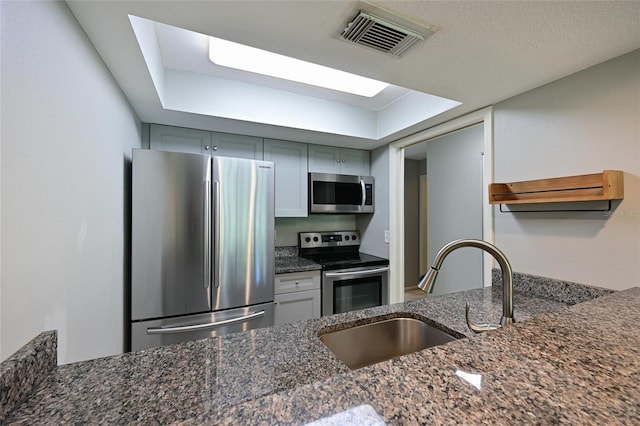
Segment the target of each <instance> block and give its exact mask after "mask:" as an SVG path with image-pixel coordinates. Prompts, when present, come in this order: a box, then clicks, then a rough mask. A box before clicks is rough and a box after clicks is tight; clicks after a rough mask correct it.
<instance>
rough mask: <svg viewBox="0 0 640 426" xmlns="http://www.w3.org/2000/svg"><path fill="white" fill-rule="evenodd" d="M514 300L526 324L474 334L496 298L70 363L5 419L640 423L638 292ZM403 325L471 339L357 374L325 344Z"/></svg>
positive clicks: (494, 294) (454, 297)
mask: <svg viewBox="0 0 640 426" xmlns="http://www.w3.org/2000/svg"><path fill="white" fill-rule="evenodd" d="M518 290H519V289H518V288H517V287H516V289H515V294H514V302H515V303H514V305H515V315H516V320H518V323H516V324H514V325H512V326H509V327H507V328H504V329H501V330H496V331H492V332H489V333H485V334H483V335H478V336H472V335H471V333H470V332H469V331H468V330H467V328H466V324H465V321H464V302H465V301H469V302H471V305H472V310H471V316H472V320H474V321H478V322H480V321H487V320H491V321H492V322H494V321H496V320H497V319H498V318H499V317H500V315H501V312H502V302H501V291H500V290H499V289H498V288H495V289H493V290H492V288H486V289H478V290H469V291H466V292H460V293H455V294H450V295H443V296H436V297H429V298H427V299H421V300H416V301H412V302H405V303H399V304H394V305H389V306H383V307H376V308H371V309H366V310H362V311H356V312H349V313H345V314H339V315H333V316H330V317H323V318H319V319H314V320H309V321H303V322H298V323H294V324H286V325H283V326H277V327H269V328H264V329H258V330H252V331H249V332H245V333H237V334H232V335H228V336H222V337H214V338H210V339H205V340H199V341H195V342H189V343H185V344H181V345H172V346H167V347H162V348H155V349H149V350H145V351H140V352H135V353H127V354H122V355H117V356H112V357H107V358H101V359H96V360H91V361H85V362H79V363H75V364H68V365H62V366H59V367H58V368H56V369H55V370H54V371H53V372H52V373H50V374H49V376H48V377H47V378H46V379H45V380H44V381H43V382H42V383H41V384H40V385H38V386H37V387H36V389H35V390H34V391H33V393H32V394H31V396H30V397H29V398H28V399H27V400H26V401H25V402H23V403H22V404H21V405H20V406H18V407H17V409H16V410H15V411H14V412H13V413H12V414H11V416H10V417H9V419H8V422H9V423H12V424H13V423H15V424H51V423H55V424H60V423H106V424H111V423H144V424H148V423H161V424H166V423H173V422H186V423H190V424H203V423H204V424H238V423H239V422H240V423H242V424H304V423H307V422H310V421H313V420H317V419H320V418H322V417H325V416H329V415H332V414H335V413H338V412H341V411H343V410H346V409H349V408H352V407H357V406H360V405H363V404H367V405H370V406H371V407H373V409H374V410H375V411H376V412H377V413H378V414H379V415H380V416H381V417H382V418H383V419H384V420H385V421H386V422H387V423H388V424H419V423H423V422H424V423H454V422H459V423H466V424H470V423H473V424H476V423H511V424H523V423H558V422H560V423H573V424H578V423H580V424H584V423H589V422H592V423H598V422H599V423H603V422H611V421H614V422H619V423H624V422H628V423H633V422H637V420H638V419H639V418H640V417H639V416H640V408H639V403H638V401H640V380H638V379H640V356H638V355H640V349H638V348H640V341H639V340H640V337H639V336H640V332H639V331H638V327H637V322H638V319H639V318H640V289H638V288H636V289H631V290H627V291H624V292H619V293H615V294H612V295H609V296H605V297H601V298H599V299H596V300H593V301H590V302H586V303H582V304H579V305H575V306H572V307H570V308H567V304H566V303H563V302H558V301H554V300H549V299H546V298H543V297H537V296H531V295H528V294H526V293H522V292H519V291H518ZM565 302H567V303H571V301H570V300H568V301H567V300H565ZM545 313H548V314H545ZM399 315H409V316H412V317H416V318H420V319H423V320H425V321H427V322H429V323H431V324H433V325H435V326H437V327H439V328H441V329H443V330H445V331H448V332H449V333H452V334H454V335H456V336H458V337H463V336H464V337H465V338H463V339H461V340H458V341H455V342H451V343H448V344H445V345H442V346H439V347H435V348H430V349H426V350H423V351H420V352H417V353H414V354H411V355H407V356H404V357H400V358H396V359H394V360H390V361H386V362H383V363H380V364H376V365H374V366H370V367H365V368H362V369H359V370H355V371H351V370H349V369H348V368H347V367H346V366H345V365H344V364H342V363H341V362H340V361H339V360H337V359H336V358H335V357H334V356H333V354H332V353H331V352H330V351H329V350H328V349H326V348H325V347H324V345H323V344H322V343H321V342H320V341H319V339H318V338H317V335H318V332H319V331H320V330H323V329H339V328H344V327H345V324H347V325H348V324H349V323H351V324H359V323H366V322H370V321H371V319H372V318H375V317H393V316H399ZM532 317H535V318H532ZM531 318H532V319H531ZM456 370H462V371H465V372H469V373H478V374H481V375H482V387H481V389H480V390H479V389H476V388H475V387H473V386H471V385H470V384H468V383H467V382H465V381H464V380H462V379H461V378H460V377H458V376H457V375H456V374H455V372H456Z"/></svg>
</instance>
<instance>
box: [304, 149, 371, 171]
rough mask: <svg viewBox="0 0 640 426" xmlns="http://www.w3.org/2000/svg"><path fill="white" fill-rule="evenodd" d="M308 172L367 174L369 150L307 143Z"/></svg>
mask: <svg viewBox="0 0 640 426" xmlns="http://www.w3.org/2000/svg"><path fill="white" fill-rule="evenodd" d="M309 172H315V173H336V174H343V175H360V176H368V175H369V151H365V150H361V149H352V148H338V147H335V146H324V145H309Z"/></svg>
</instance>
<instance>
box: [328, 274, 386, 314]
mask: <svg viewBox="0 0 640 426" xmlns="http://www.w3.org/2000/svg"><path fill="white" fill-rule="evenodd" d="M380 305H382V279H381V277H380V275H376V276H372V277H368V278H356V279H352V280H341V281H335V282H334V283H333V313H334V314H339V313H341V312H349V311H355V310H358V309H365V308H371V307H373V306H380Z"/></svg>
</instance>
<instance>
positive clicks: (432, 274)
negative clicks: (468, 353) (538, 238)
mask: <svg viewBox="0 0 640 426" xmlns="http://www.w3.org/2000/svg"><path fill="white" fill-rule="evenodd" d="M460 247H477V248H479V249H482V250H484V251H486V252H487V253H489V254H491V255H492V256H493V257H494V258H495V259H496V260H497V261H498V264H499V265H500V268H501V269H502V285H503V295H502V318H501V319H500V324H474V323H472V322H471V321H469V302H467V305H466V308H465V319H466V320H467V326H468V327H469V329H470V330H471V331H473V332H474V333H481V332H483V331H489V330H495V329H496V328H500V327H502V326H504V325H507V324H511V323H514V322H515V320H514V319H513V270H512V269H511V265H510V264H509V260H507V257H506V256H505V255H504V253H503V252H502V251H500V249H498V247H496V246H494V245H492V244H489V243H488V242H486V241H482V240H456V241H452V242H450V243H449V244H446V245H445V246H444V247H442V248H441V249H440V251H439V252H438V254H436V257H435V258H434V259H433V265H431V269H429V271H428V272H427V273H426V274H425V275H424V277H422V279H421V280H420V282H419V283H418V288H419V289H420V290H422V291H425V292H427V293H431V292H433V285H434V284H435V282H436V278H437V277H438V271H439V270H440V267H441V266H442V262H444V259H445V257H447V255H449V253H451V252H452V251H454V250H456V249H459V248H460Z"/></svg>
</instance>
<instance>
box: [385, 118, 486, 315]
mask: <svg viewBox="0 0 640 426" xmlns="http://www.w3.org/2000/svg"><path fill="white" fill-rule="evenodd" d="M477 124H480V126H476V128H475V131H477V132H478V135H481V136H480V138H481V152H482V153H484V156H481V154H480V153H477V154H478V156H479V157H480V160H479V161H480V162H479V164H480V174H479V175H476V178H475V180H476V182H477V183H478V186H477V187H476V192H478V193H479V197H480V201H479V207H478V209H479V211H478V212H477V213H476V215H475V217H476V218H479V221H480V226H479V228H476V229H479V230H480V231H479V232H477V233H474V234H473V235H470V234H469V233H467V232H465V233H464V234H465V235H464V236H460V237H463V238H480V239H483V240H485V241H487V242H490V243H492V242H493V236H494V234H493V209H492V208H491V206H490V205H489V203H488V201H487V200H488V184H489V183H490V182H492V180H493V151H492V148H493V108H492V107H487V108H484V109H482V110H479V111H476V112H474V113H471V114H468V115H466V116H464V117H460V118H457V119H454V120H451V121H449V122H447V123H444V124H441V125H438V126H435V127H433V128H432V129H428V130H424V131H422V132H419V133H417V134H415V135H412V136H409V137H407V138H404V139H401V140H398V141H396V142H393V143H392V144H390V146H389V158H390V161H389V169H390V170H389V180H390V188H391V191H390V195H391V197H390V210H389V219H390V228H391V235H392V238H391V243H390V256H389V257H390V263H391V273H390V283H391V298H392V300H391V302H392V303H394V302H399V301H403V300H404V288H405V283H406V284H407V285H408V286H414V285H415V284H416V283H410V282H407V281H409V279H408V278H405V268H404V265H405V251H406V249H405V238H404V237H405V216H404V205H405V204H404V203H405V199H404V197H405V194H404V190H405V187H404V179H405V153H406V151H407V148H409V147H411V146H413V145H417V144H421V143H424V142H425V141H434V140H436V139H437V138H440V137H443V136H445V135H454V134H455V133H457V132H458V131H461V130H462V129H466V128H472V126H475V125H477ZM427 145H428V144H427ZM434 146H435V144H434ZM476 158H478V157H476ZM427 175H428V173H427ZM478 181H479V182H478ZM427 186H428V188H429V189H427V193H428V194H429V195H431V194H430V191H431V188H434V186H433V185H429V179H428V178H427ZM452 192H454V191H450V193H452ZM445 195H446V194H445ZM449 195H450V194H449ZM459 198H464V197H459ZM440 210H441V211H442V209H440ZM445 212H446V210H445ZM433 219H436V218H433ZM427 220H429V214H427ZM450 222H451V221H450ZM427 228H428V227H427ZM427 238H428V233H427ZM442 238H445V239H446V238H448V237H446V236H445V237H442ZM455 238H458V237H455ZM455 238H454V239H455ZM446 242H449V241H445V243H446ZM432 245H433V246H435V247H434V248H433V250H434V254H435V252H436V251H437V250H439V249H440V247H441V246H442V244H439V243H438V242H437V241H434V242H433V244H432ZM427 246H429V244H427ZM428 250H429V249H428ZM464 251H469V252H470V253H472V256H473V255H475V256H476V257H477V256H479V258H480V261H479V262H480V266H479V270H480V271H478V269H476V270H475V272H472V274H473V275H474V277H475V278H474V280H473V281H474V284H472V285H473V286H474V287H478V286H483V285H484V286H490V285H491V269H492V267H493V259H492V258H491V256H483V255H482V252H480V251H477V250H473V249H469V250H467V249H462V250H460V252H461V253H462V252H464ZM474 251H475V252H477V253H474ZM454 255H455V253H454V254H452V255H451V256H449V258H448V259H447V261H446V262H445V264H444V265H445V266H444V267H443V272H442V273H441V276H440V277H439V279H438V284H437V285H436V289H441V290H442V289H446V288H447V287H448V286H447V285H446V284H443V283H444V282H445V281H444V269H445V268H446V265H447V264H451V262H452V259H454V257H453V256H454ZM427 257H428V262H427V264H430V263H431V261H432V260H433V256H430V255H427ZM462 262H464V263H466V262H468V261H464V260H462ZM472 263H473V261H472ZM477 264H478V263H477V258H476V265H477ZM448 269H457V268H456V267H449V268H448ZM463 280H465V279H464V278H463ZM450 291H459V290H457V289H452V290H450Z"/></svg>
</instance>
